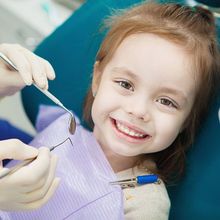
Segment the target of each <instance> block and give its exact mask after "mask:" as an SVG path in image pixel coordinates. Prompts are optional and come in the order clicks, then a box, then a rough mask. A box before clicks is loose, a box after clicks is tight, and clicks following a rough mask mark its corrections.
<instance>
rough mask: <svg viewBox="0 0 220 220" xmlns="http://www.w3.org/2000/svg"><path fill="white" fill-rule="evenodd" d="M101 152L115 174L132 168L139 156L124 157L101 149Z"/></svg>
mask: <svg viewBox="0 0 220 220" xmlns="http://www.w3.org/2000/svg"><path fill="white" fill-rule="evenodd" d="M102 150H103V151H104V154H105V156H106V158H107V160H108V162H109V163H110V165H111V167H112V169H113V171H114V172H115V173H118V172H120V171H123V170H126V169H129V168H132V167H134V166H135V165H136V163H137V161H138V159H139V156H137V157H126V156H121V155H118V154H116V153H114V152H112V151H108V150H107V149H105V148H102Z"/></svg>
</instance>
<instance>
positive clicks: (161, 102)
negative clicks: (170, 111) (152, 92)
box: [157, 98, 177, 108]
mask: <svg viewBox="0 0 220 220" xmlns="http://www.w3.org/2000/svg"><path fill="white" fill-rule="evenodd" d="M157 101H158V102H159V103H160V104H162V105H166V106H168V107H171V108H177V105H176V104H175V103H174V102H173V101H171V100H169V99H165V98H161V99H158V100H157Z"/></svg>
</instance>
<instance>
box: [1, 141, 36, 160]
mask: <svg viewBox="0 0 220 220" xmlns="http://www.w3.org/2000/svg"><path fill="white" fill-rule="evenodd" d="M37 155H38V150H37V149H36V148H34V147H31V146H29V145H27V144H24V143H23V142H21V141H20V140H18V139H9V140H5V141H0V160H3V159H15V160H25V159H29V158H34V157H36V156H37Z"/></svg>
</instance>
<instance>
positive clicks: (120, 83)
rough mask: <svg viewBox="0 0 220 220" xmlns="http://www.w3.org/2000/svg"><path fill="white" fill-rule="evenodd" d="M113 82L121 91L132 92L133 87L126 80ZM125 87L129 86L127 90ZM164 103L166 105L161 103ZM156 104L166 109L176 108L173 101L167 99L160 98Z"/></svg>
mask: <svg viewBox="0 0 220 220" xmlns="http://www.w3.org/2000/svg"><path fill="white" fill-rule="evenodd" d="M115 82H116V83H117V84H118V85H119V86H121V87H122V88H123V89H126V90H130V91H134V87H133V85H132V84H131V83H130V82H129V81H127V80H116V81H115ZM127 86H129V88H127ZM164 101H165V102H168V104H166V103H163V102H164ZM157 102H159V103H160V104H162V105H165V106H167V107H170V108H175V109H177V108H178V106H177V104H176V103H175V102H174V101H171V100H170V99H167V98H160V99H158V100H157Z"/></svg>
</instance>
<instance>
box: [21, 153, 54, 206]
mask: <svg viewBox="0 0 220 220" xmlns="http://www.w3.org/2000/svg"><path fill="white" fill-rule="evenodd" d="M57 160H58V158H57V156H56V155H53V156H52V157H51V163H50V170H49V173H48V176H47V178H45V179H42V180H39V181H37V184H34V185H33V186H26V187H24V186H22V187H21V189H20V190H19V192H21V193H27V197H29V198H30V199H31V200H33V198H34V200H37V199H40V198H41V197H43V195H45V194H46V192H47V191H48V189H49V187H50V185H51V183H52V182H53V180H54V177H55V171H56V166H57ZM23 202H25V201H23ZM27 202H30V200H29V201H27Z"/></svg>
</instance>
